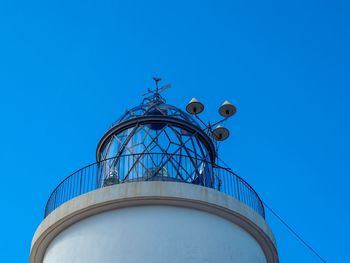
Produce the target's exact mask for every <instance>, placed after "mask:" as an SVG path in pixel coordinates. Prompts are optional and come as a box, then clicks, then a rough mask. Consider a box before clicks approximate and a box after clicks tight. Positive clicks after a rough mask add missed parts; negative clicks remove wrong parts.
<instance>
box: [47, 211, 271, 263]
mask: <svg viewBox="0 0 350 263" xmlns="http://www.w3.org/2000/svg"><path fill="white" fill-rule="evenodd" d="M43 262H44V263H81V262H83V263H119V262H120V263H138V262H143V263H158V262H159V263H164V262H166V263H179V262H181V263H194V262H196V263H203V262H212V263H214V262H215V263H216V262H218V263H226V262H231V263H232V262H234V263H266V258H265V255H264V253H263V251H262V249H261V248H260V246H259V244H258V243H257V241H256V240H255V239H254V238H253V237H252V236H250V235H249V234H248V233H247V232H246V231H245V230H243V229H242V228H240V227H239V226H237V225H235V224H233V223H232V222H230V221H228V220H226V219H223V218H221V217H219V216H216V215H214V214H210V213H207V212H202V211H199V210H195V209H189V208H181V207H175V206H160V205H152V206H151V205H149V206H139V207H129V208H122V209H117V210H112V211H109V212H104V213H101V214H98V215H95V216H91V217H88V218H86V219H83V220H82V221H79V222H78V223H75V224H73V225H71V226H70V227H68V228H67V229H65V230H64V231H63V232H61V233H60V234H59V235H58V236H57V237H56V238H55V239H54V240H53V241H52V242H51V243H50V245H49V247H48V248H47V250H46V253H45V256H44V260H43Z"/></svg>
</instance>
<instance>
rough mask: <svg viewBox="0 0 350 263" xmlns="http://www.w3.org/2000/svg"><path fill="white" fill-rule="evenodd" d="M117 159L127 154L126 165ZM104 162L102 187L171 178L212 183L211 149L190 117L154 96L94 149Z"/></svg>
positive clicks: (206, 138)
mask: <svg viewBox="0 0 350 263" xmlns="http://www.w3.org/2000/svg"><path fill="white" fill-rule="evenodd" d="M121 156H124V157H125V156H128V158H127V161H126V159H125V158H124V159H123V158H120V157H121ZM96 158H97V161H102V160H108V161H106V162H104V165H103V167H101V169H102V170H103V172H101V175H103V178H101V179H100V183H102V184H107V185H110V184H114V183H122V182H130V181H134V180H140V179H142V180H169V181H178V182H186V183H194V184H200V185H203V186H208V187H212V186H213V184H214V181H215V180H214V178H213V172H212V165H211V164H212V163H214V162H215V158H216V155H215V146H214V144H213V141H212V140H211V139H210V137H209V136H208V135H207V134H206V133H205V132H203V130H202V129H201V127H200V126H199V125H198V124H197V123H196V121H195V120H194V119H193V118H192V116H190V115H189V114H187V113H185V112H183V111H182V110H180V109H178V108H176V107H174V106H171V105H168V104H165V100H164V99H163V98H162V97H161V96H160V95H159V94H155V95H153V96H151V97H148V98H147V99H145V100H144V101H143V102H142V103H141V105H139V106H137V107H135V108H133V109H131V110H129V111H127V112H126V113H125V114H124V115H123V116H122V117H121V118H120V119H119V121H118V122H117V123H116V124H115V125H113V126H112V128H111V129H109V131H107V133H106V134H105V135H104V136H103V137H102V139H101V141H100V142H99V144H98V147H97V151H96Z"/></svg>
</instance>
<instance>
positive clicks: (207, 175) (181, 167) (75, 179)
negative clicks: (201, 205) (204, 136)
mask: <svg viewBox="0 0 350 263" xmlns="http://www.w3.org/2000/svg"><path fill="white" fill-rule="evenodd" d="M135 181H168V182H183V183H189V184H196V185H201V186H203V187H209V188H213V189H216V190H217V191H220V192H222V193H225V194H227V195H230V196H232V197H234V198H236V199H237V200H239V201H241V202H242V203H244V204H246V205H247V206H249V207H250V208H252V209H253V210H254V211H255V212H257V213H258V214H260V215H261V216H262V217H263V218H265V211H264V206H263V204H262V201H261V200H260V198H259V196H258V194H257V193H256V192H255V190H254V189H253V188H252V187H251V186H250V185H249V184H248V183H247V182H245V181H244V180H243V179H242V178H241V177H239V176H238V175H236V174H235V173H234V172H232V171H231V170H230V169H228V168H224V167H220V166H218V165H215V164H212V163H211V162H208V161H205V160H199V159H195V158H191V157H188V156H184V155H176V154H173V155H171V154H170V155H164V153H162V154H160V153H148V154H131V155H123V156H117V157H114V158H110V159H106V160H103V161H101V162H96V163H93V164H90V165H87V166H85V167H83V168H81V169H79V170H78V171H76V172H75V173H73V174H71V175H70V176H68V177H66V178H65V179H64V180H63V181H62V182H61V183H60V184H59V185H58V186H57V187H56V188H55V189H54V191H53V192H52V193H51V195H50V197H49V200H48V201H47V204H46V207H45V215H44V216H45V217H46V216H47V215H48V214H50V213H51V212H52V211H53V210H55V209H56V208H58V207H59V206H60V205H62V204H63V203H65V202H67V201H69V200H71V199H73V198H74V197H77V196H79V195H82V194H85V193H88V192H90V191H93V190H96V189H99V188H103V187H107V186H110V185H114V184H121V183H127V182H135Z"/></svg>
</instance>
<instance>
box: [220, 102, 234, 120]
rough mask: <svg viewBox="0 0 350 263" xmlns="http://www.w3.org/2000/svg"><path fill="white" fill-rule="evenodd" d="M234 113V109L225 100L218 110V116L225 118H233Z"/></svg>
mask: <svg viewBox="0 0 350 263" xmlns="http://www.w3.org/2000/svg"><path fill="white" fill-rule="evenodd" d="M236 111H237V109H236V107H235V106H234V105H233V104H232V103H231V102H229V101H227V100H225V101H224V103H223V104H222V105H221V106H220V108H219V114H220V115H221V116H222V117H225V118H228V117H231V116H233V115H234V114H235V113H236Z"/></svg>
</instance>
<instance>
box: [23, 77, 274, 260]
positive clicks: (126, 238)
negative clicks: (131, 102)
mask: <svg viewBox="0 0 350 263" xmlns="http://www.w3.org/2000/svg"><path fill="white" fill-rule="evenodd" d="M158 81H159V80H158V79H157V80H156V82H157V83H158ZM203 109H204V106H203V105H202V104H201V103H200V102H198V101H196V100H192V101H191V102H190V104H189V105H188V106H187V108H186V110H187V112H184V111H182V110H180V109H179V108H177V107H174V106H171V105H168V104H166V102H165V100H164V98H163V97H161V95H160V90H158V87H157V89H156V90H155V91H151V92H150V93H149V94H148V95H147V97H145V98H144V100H143V101H142V103H141V104H140V105H139V106H137V107H135V108H133V109H131V110H128V111H127V112H126V113H125V114H124V115H123V116H122V117H121V118H120V119H119V120H118V121H117V122H116V123H115V124H114V125H113V126H112V127H111V128H110V129H109V130H108V131H107V132H106V134H105V135H104V136H103V137H102V139H101V140H100V142H99V143H98V146H97V151H96V158H97V161H96V163H94V164H91V165H88V166H85V167H83V168H81V169H80V170H78V171H76V172H75V173H73V174H72V175H70V176H68V177H66V178H65V179H64V180H63V181H62V182H61V183H60V184H59V185H58V186H57V187H56V189H54V191H53V192H52V194H51V196H50V198H49V200H48V201H47V205H46V208H45V218H44V219H43V221H42V222H41V224H40V226H39V227H38V229H37V231H36V232H35V235H34V237H33V241H32V246H31V251H30V259H29V261H30V263H80V262H83V263H139V262H143V263H164V262H167V263H179V262H181V263H198V262H209V263H214V262H220V263H229V262H230V263H232V262H234V263H276V262H278V255H277V249H276V244H275V239H274V237H273V234H272V231H271V230H270V228H269V226H268V225H267V223H266V222H265V212H264V206H263V204H262V202H261V200H260V198H259V196H258V194H257V193H256V192H255V191H254V189H253V188H252V187H251V186H250V185H249V184H248V183H247V182H245V181H244V180H243V179H242V178H241V177H239V176H238V175H236V174H235V173H233V172H232V171H231V170H230V169H229V168H228V167H223V166H220V165H219V163H218V158H217V157H218V152H217V141H219V140H224V139H225V138H227V137H228V135H229V134H228V130H226V129H225V128H223V127H222V126H218V127H216V128H215V129H214V128H213V126H212V125H208V126H206V125H205V123H204V122H202V121H201V120H200V119H199V117H198V114H200V113H201V112H202V111H203ZM219 112H220V114H221V115H222V116H223V117H224V120H226V119H227V118H228V117H230V116H232V115H233V114H234V113H235V108H234V106H233V105H231V104H230V103H228V102H225V103H224V104H223V106H221V108H220V110H219ZM198 120H199V121H198Z"/></svg>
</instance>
